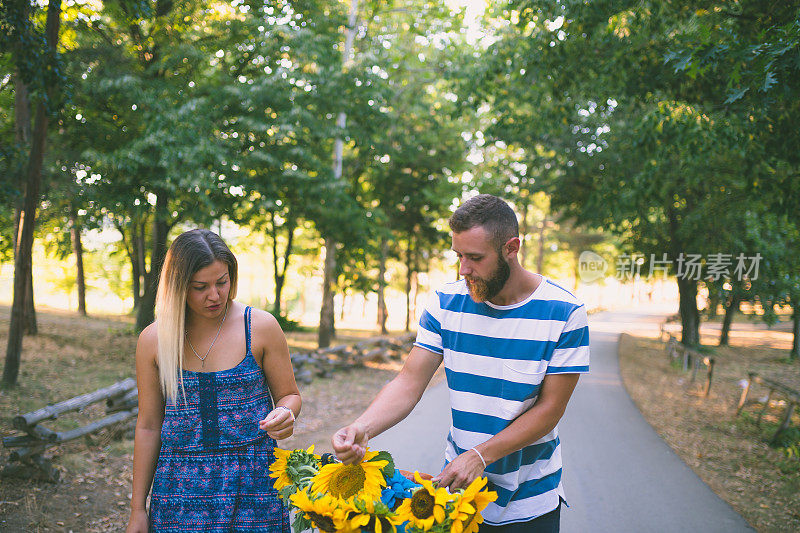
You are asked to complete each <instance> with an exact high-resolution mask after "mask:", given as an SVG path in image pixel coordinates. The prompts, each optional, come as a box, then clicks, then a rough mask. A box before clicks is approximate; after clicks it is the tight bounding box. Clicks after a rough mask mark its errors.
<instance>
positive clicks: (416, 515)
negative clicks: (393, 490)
mask: <svg viewBox="0 0 800 533" xmlns="http://www.w3.org/2000/svg"><path fill="white" fill-rule="evenodd" d="M414 480H415V481H416V482H417V483H418V484H420V485H422V486H421V487H420V488H418V489H417V490H416V491H415V492H414V494H413V495H412V496H411V498H407V499H406V500H404V501H403V503H402V504H401V505H400V507H398V508H397V516H398V517H399V518H400V519H401V520H402V521H403V522H405V521H408V526H409V528H412V527H413V528H416V529H421V530H422V531H428V530H429V529H430V528H431V526H433V524H434V523H436V524H440V523H442V522H444V520H445V508H446V507H447V504H448V503H449V502H450V500H451V499H452V496H451V495H450V493H449V492H447V489H444V488H435V487H434V486H433V482H431V481H429V480H425V479H422V478H421V477H420V475H419V473H418V472H414Z"/></svg>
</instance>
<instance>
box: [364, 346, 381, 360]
mask: <svg viewBox="0 0 800 533" xmlns="http://www.w3.org/2000/svg"><path fill="white" fill-rule="evenodd" d="M385 354H386V348H380V347H379V348H374V349H372V350H370V351H368V352H367V353H365V354H364V356H363V357H362V358H361V362H364V361H372V362H375V363H380V362H385V361H386V355H385Z"/></svg>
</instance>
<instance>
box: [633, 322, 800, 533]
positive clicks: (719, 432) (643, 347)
mask: <svg viewBox="0 0 800 533" xmlns="http://www.w3.org/2000/svg"><path fill="white" fill-rule="evenodd" d="M737 326H738V330H737ZM718 334H719V333H718V330H717V329H715V327H714V325H709V326H707V327H704V328H703V329H702V331H701V342H702V344H703V345H705V346H704V349H705V350H707V351H708V352H709V353H708V355H711V356H713V357H714V358H715V361H716V364H715V367H714V375H713V380H712V386H711V393H710V396H709V397H708V398H703V397H702V395H701V394H700V389H701V388H702V384H703V381H704V375H703V374H702V371H701V372H700V373H699V374H698V379H697V380H696V382H692V381H691V379H690V378H691V375H690V374H689V373H685V372H683V371H681V369H679V368H675V367H674V366H672V365H671V364H670V362H669V361H668V357H667V356H666V353H665V351H664V343H663V342H661V341H660V340H658V339H651V338H643V337H633V336H630V335H623V336H622V338H621V339H620V345H619V356H620V366H621V371H622V377H623V381H624V383H625V386H626V388H627V390H628V392H629V394H630V395H631V397H632V398H633V400H634V402H635V403H636V405H637V406H638V407H639V410H640V411H642V413H643V414H644V416H645V418H646V419H647V421H648V422H649V423H650V424H651V425H652V426H653V427H654V428H655V429H656V431H658V433H659V434H660V435H661V436H662V438H664V440H665V441H666V442H667V443H668V444H669V445H670V446H671V447H672V448H673V449H674V450H675V451H676V452H677V453H678V455H680V457H681V458H682V459H683V460H684V461H685V462H686V463H687V464H688V465H689V466H690V467H691V468H692V469H693V470H694V471H695V472H696V473H697V474H698V475H699V476H700V477H701V478H702V479H703V481H705V482H706V483H707V484H708V485H709V486H710V487H711V488H712V489H713V490H714V491H715V492H716V493H717V494H719V495H720V496H721V497H722V498H723V499H725V500H726V501H727V502H728V503H730V504H731V505H732V506H733V507H734V508H735V509H736V510H737V511H738V512H739V513H740V514H741V515H742V516H744V518H745V519H746V520H747V521H748V522H749V523H750V524H751V525H753V526H754V527H755V528H756V529H757V530H758V531H763V532H785V531H800V457H798V454H797V450H800V430H798V429H796V428H800V414H795V416H794V419H793V422H792V426H793V429H792V430H791V431H790V432H789V433H788V435H787V438H786V439H785V442H784V443H783V446H782V447H770V446H769V444H768V443H767V442H768V440H769V438H770V437H771V436H772V434H773V433H774V432H775V430H776V429H777V426H778V422H779V417H780V416H781V415H782V414H783V412H784V408H785V403H784V402H783V401H782V400H781V398H780V397H779V396H777V397H775V398H773V400H772V401H771V402H770V404H769V405H768V406H767V409H766V411H765V414H764V419H763V422H762V424H761V425H760V426H758V425H757V424H756V419H757V416H758V413H759V412H760V411H761V409H762V408H763V407H764V404H765V401H766V396H767V393H768V390H767V389H765V388H764V387H760V386H758V385H754V386H753V388H751V390H750V394H749V398H750V399H752V400H753V402H752V403H748V405H747V406H746V408H745V409H744V410H743V412H742V414H741V415H740V416H739V417H737V416H736V406H737V402H738V400H739V397H740V395H741V391H742V389H741V385H742V383H741V381H742V380H743V379H746V378H747V373H748V371H756V372H759V373H760V374H762V375H770V376H773V377H779V378H780V379H782V380H783V381H786V382H789V383H795V384H796V383H800V365H798V364H797V363H793V364H792V363H789V362H788V361H787V360H786V356H787V351H788V349H789V346H790V344H789V343H790V342H791V335H787V334H786V332H782V331H769V330H767V329H766V328H764V327H763V326H762V325H758V324H756V325H753V324H741V325H734V332H732V335H731V346H730V347H713V348H712V347H711V346H712V345H715V344H716V341H717V338H718ZM792 446H793V448H792Z"/></svg>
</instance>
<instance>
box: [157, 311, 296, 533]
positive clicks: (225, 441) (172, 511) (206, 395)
mask: <svg viewBox="0 0 800 533" xmlns="http://www.w3.org/2000/svg"><path fill="white" fill-rule="evenodd" d="M250 314H251V308H250V307H247V308H246V309H245V312H244V316H245V320H244V322H245V338H246V339H247V353H246V354H245V356H244V359H243V360H242V362H241V363H239V364H238V365H236V366H235V367H233V368H231V369H228V370H223V371H220V372H192V371H188V370H184V371H183V383H184V388H185V390H186V402H185V403H184V401H183V395H182V394H181V393H180V392H179V393H178V400H177V402H175V403H172V402H167V405H166V408H165V412H164V422H163V424H162V426H161V451H160V453H159V456H158V464H157V466H156V471H155V477H154V479H153V490H152V492H151V495H150V529H151V531H156V532H185V531H215V532H232V531H237V532H245V531H248V532H256V531H259V532H265V533H289V531H290V530H289V511H288V509H287V507H286V506H285V505H283V503H282V502H281V501H280V499H279V498H278V493H277V491H276V490H275V489H274V487H273V484H272V483H273V479H272V478H270V477H269V465H270V464H271V463H272V461H273V460H274V458H275V457H274V453H273V450H274V448H275V440H273V439H272V438H270V437H268V436H267V434H266V432H264V431H261V430H260V429H259V427H258V421H259V420H262V419H264V417H265V416H266V415H267V413H269V412H270V411H271V410H272V398H271V397H270V393H269V388H268V386H267V383H266V379H265V378H264V373H263V372H262V370H261V368H260V367H259V366H258V364H257V363H256V361H255V359H253V354H252V350H251V346H250Z"/></svg>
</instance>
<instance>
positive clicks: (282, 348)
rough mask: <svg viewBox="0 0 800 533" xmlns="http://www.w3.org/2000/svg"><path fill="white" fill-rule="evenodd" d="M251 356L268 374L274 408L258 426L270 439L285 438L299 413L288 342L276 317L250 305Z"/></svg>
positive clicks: (291, 430) (299, 403) (298, 394)
mask: <svg viewBox="0 0 800 533" xmlns="http://www.w3.org/2000/svg"><path fill="white" fill-rule="evenodd" d="M251 324H252V333H253V344H252V346H253V357H255V358H256V361H257V362H258V363H259V365H260V366H261V368H262V370H263V371H264V375H265V376H266V378H267V384H268V385H269V390H270V393H271V394H272V398H273V399H274V400H275V409H273V410H272V411H271V412H270V413H269V414H268V415H267V416H266V418H264V420H262V421H260V422H259V427H260V428H261V429H262V430H264V431H266V432H267V434H268V435H269V436H270V437H272V438H273V439H278V440H280V439H285V438H288V437H291V436H292V433H293V432H294V420H295V418H296V417H297V416H298V415H299V414H300V408H301V406H302V400H301V399H300V391H299V390H298V388H297V383H296V382H295V379H294V370H293V369H292V361H291V359H290V358H289V346H288V345H287V344H286V336H285V335H284V334H283V330H281V326H280V325H279V324H278V321H277V320H275V317H273V316H272V315H271V314H269V313H267V312H266V311H260V310H256V309H253V315H252V322H251Z"/></svg>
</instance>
